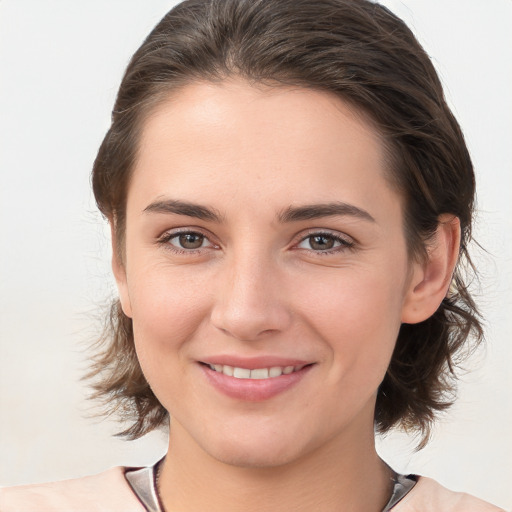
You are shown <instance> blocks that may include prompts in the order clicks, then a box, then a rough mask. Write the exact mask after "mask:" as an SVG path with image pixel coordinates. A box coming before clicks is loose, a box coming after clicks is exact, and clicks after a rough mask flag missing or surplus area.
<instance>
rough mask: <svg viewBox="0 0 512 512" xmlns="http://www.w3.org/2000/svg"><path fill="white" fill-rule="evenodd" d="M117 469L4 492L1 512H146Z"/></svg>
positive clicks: (120, 468) (122, 470)
mask: <svg viewBox="0 0 512 512" xmlns="http://www.w3.org/2000/svg"><path fill="white" fill-rule="evenodd" d="M124 474H125V468H123V467H115V468H111V469H109V470H108V471H104V472H103V473H100V474H98V475H92V476H87V477H84V478H77V479H74V480H64V481H61V482H51V483H45V484H37V485H21V486H17V487H8V488H4V489H0V512H34V511H35V510H37V511H38V512H69V511H71V510H72V511H73V512H144V510H145V509H144V507H143V506H142V504H141V503H140V502H139V500H138V499H137V498H136V497H135V495H134V494H133V492H132V490H131V488H130V486H129V485H128V483H127V482H126V478H125V476H124Z"/></svg>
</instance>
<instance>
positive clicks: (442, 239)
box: [402, 214, 461, 324]
mask: <svg viewBox="0 0 512 512" xmlns="http://www.w3.org/2000/svg"><path fill="white" fill-rule="evenodd" d="M460 236H461V234H460V221H459V219H458V217H455V216H453V215H450V214H443V215H441V216H440V217H439V221H438V226H437V231H436V235H435V237H434V239H433V241H432V243H431V245H429V247H428V248H427V254H428V258H427V261H425V262H422V263H420V262H418V263H414V264H413V265H414V268H413V270H412V276H411V279H410V281H409V284H408V289H407V291H406V296H405V299H404V304H403V308H402V322H403V323H408V324H415V323H418V322H422V321H424V320H426V319H427V318H429V317H430V316H432V315H433V314H434V313H435V312H436V310H437V308H438V307H439V305H440V304H441V302H442V300H443V299H444V298H445V297H446V293H447V291H448V288H449V286H450V283H451V280H452V274H453V270H454V268H455V265H456V263H457V259H458V256H459V247H460Z"/></svg>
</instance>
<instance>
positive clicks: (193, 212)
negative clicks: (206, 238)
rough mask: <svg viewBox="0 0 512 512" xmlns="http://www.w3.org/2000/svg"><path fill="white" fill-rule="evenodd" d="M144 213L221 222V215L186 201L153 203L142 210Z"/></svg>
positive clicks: (213, 210) (170, 200)
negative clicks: (184, 216)
mask: <svg viewBox="0 0 512 512" xmlns="http://www.w3.org/2000/svg"><path fill="white" fill-rule="evenodd" d="M144 212H145V213H174V214H177V215H186V216H187V217H195V218H196V219H201V220H208V221H213V222H219V223H220V222H222V215H221V214H220V213H219V212H218V211H216V210H215V209H213V208H208V207H206V206H201V205H199V204H195V203H189V202H186V201H178V200H175V199H166V200H161V201H155V202H153V203H151V204H150V205H149V206H146V208H144Z"/></svg>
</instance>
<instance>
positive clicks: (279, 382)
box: [201, 361, 313, 402]
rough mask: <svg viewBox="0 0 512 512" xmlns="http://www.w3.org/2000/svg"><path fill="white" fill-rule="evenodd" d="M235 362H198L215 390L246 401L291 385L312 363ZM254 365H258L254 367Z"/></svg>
mask: <svg viewBox="0 0 512 512" xmlns="http://www.w3.org/2000/svg"><path fill="white" fill-rule="evenodd" d="M261 362H262V363H263V361H261ZM290 363H291V361H290ZM238 364H240V363H238ZM238 364H236V363H235V364H232V365H230V364H219V363H217V362H215V363H214V362H211V363H210V362H209V363H202V365H201V366H202V369H203V372H204V374H205V376H206V378H207V379H208V381H209V383H210V384H212V385H213V387H214V388H215V389H217V391H220V392H221V393H222V394H224V395H227V396H228V397H230V398H235V399H238V400H244V401H250V402H258V401H263V400H268V399H270V398H272V397H274V396H276V395H278V394H279V393H281V392H283V391H285V390H287V389H289V388H291V387H292V386H294V385H296V384H298V383H299V382H300V381H301V380H302V378H303V377H304V376H305V375H306V373H308V371H309V370H310V369H311V368H312V367H313V364H312V363H304V362H300V364H296V363H295V364H285V365H282V366H278V365H276V364H272V365H269V366H265V365H264V364H258V362H255V361H253V362H251V363H245V364H243V365H240V366H238ZM255 365H257V366H260V367H259V368H255V367H254V366H255ZM247 366H252V368H247Z"/></svg>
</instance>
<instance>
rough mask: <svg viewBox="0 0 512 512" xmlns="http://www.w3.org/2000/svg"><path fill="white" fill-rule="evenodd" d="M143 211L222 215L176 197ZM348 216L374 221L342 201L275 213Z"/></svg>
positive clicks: (216, 218) (286, 218)
mask: <svg viewBox="0 0 512 512" xmlns="http://www.w3.org/2000/svg"><path fill="white" fill-rule="evenodd" d="M144 212H145V213H173V214H176V215H185V216H187V217H195V218H196V219H200V220H205V221H212V222H218V223H221V222H222V221H223V216H222V215H221V214H220V213H219V212H218V211H217V210H215V209H214V208H209V207H207V206H202V205H199V204H196V203H190V202H187V201H179V200H177V199H164V200H159V201H155V202H153V203H151V204H150V205H149V206H147V207H146V208H144ZM334 216H349V217H356V218H359V219H362V220H366V221H369V222H376V221H375V219H374V218H373V217H372V216H371V215H370V214H369V213H368V212H367V211H366V210H363V209H361V208H358V207H357V206H354V205H352V204H348V203H343V202H333V203H323V204H310V205H303V206H289V207H288V208H286V209H285V210H283V211H282V212H280V213H279V214H278V215H277V219H278V220H279V222H282V223H286V222H299V221H304V220H312V219H320V218H323V217H334Z"/></svg>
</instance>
